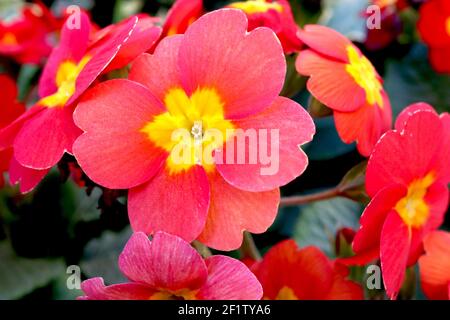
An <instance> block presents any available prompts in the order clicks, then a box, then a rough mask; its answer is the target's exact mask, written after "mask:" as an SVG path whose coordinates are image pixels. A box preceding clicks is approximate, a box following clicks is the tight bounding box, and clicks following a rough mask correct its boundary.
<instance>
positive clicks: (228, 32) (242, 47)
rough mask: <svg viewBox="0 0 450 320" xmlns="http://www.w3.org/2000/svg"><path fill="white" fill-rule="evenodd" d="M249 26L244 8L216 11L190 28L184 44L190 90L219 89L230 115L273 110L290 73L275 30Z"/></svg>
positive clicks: (182, 57) (182, 65) (183, 59)
mask: <svg viewBox="0 0 450 320" xmlns="http://www.w3.org/2000/svg"><path fill="white" fill-rule="evenodd" d="M246 30H247V18H246V16H245V14H244V13H243V12H242V11H241V10H236V9H221V10H216V11H213V12H210V13H207V14H205V15H203V16H202V17H200V18H199V19H198V20H197V21H196V22H194V23H193V24H192V25H191V26H190V27H189V28H188V29H187V31H186V33H185V35H184V38H183V42H182V44H181V47H180V56H179V67H180V74H181V75H182V79H183V84H184V86H185V89H187V92H188V93H192V92H194V91H195V90H196V89H197V88H198V87H212V88H215V89H216V90H217V92H218V93H219V95H220V96H221V98H222V100H223V102H224V112H225V118H228V119H229V118H234V119H236V118H243V117H245V116H248V115H251V114H255V113H257V112H260V111H262V110H263V109H264V108H267V107H268V106H269V105H270V104H271V103H272V102H273V100H274V99H275V98H276V97H277V96H278V94H279V92H280V91H281V88H282V86H283V82H284V77H285V74H286V61H285V58H284V54H283V48H282V47H281V44H280V42H279V40H278V39H277V37H276V35H275V34H274V33H273V31H272V30H270V29H268V28H258V29H255V30H253V31H251V32H250V33H247V31H246ZM218 39H220V41H218Z"/></svg>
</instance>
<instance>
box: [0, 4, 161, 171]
mask: <svg viewBox="0 0 450 320" xmlns="http://www.w3.org/2000/svg"><path fill="white" fill-rule="evenodd" d="M69 19H70V18H69ZM143 24H146V22H144V23H139V22H138V19H137V18H136V17H134V18H131V19H129V20H127V21H126V22H124V23H122V24H120V25H118V26H114V27H111V29H112V30H113V31H114V34H111V29H109V30H107V31H106V32H104V33H102V35H101V36H98V37H96V39H95V40H96V41H95V42H93V43H91V44H90V42H89V37H90V31H91V24H90V21H89V18H88V16H87V15H86V14H85V13H84V12H82V13H81V18H80V26H79V28H73V27H72V26H71V24H70V23H65V24H64V27H63V29H62V32H61V41H60V43H59V45H58V46H57V47H56V48H55V49H54V50H53V52H52V54H51V55H50V57H49V59H48V62H47V64H46V66H45V68H44V70H43V73H42V76H41V79H40V82H39V95H40V96H41V97H42V98H41V99H40V100H39V101H38V102H37V104H36V105H35V106H33V107H32V108H30V109H29V110H27V112H25V113H24V114H23V115H22V116H20V117H19V118H17V119H16V120H15V121H14V122H13V123H11V124H10V125H9V126H7V127H6V128H4V129H2V130H0V148H8V147H13V149H14V157H15V159H16V160H17V161H18V162H19V164H20V165H21V166H24V167H26V168H30V169H35V170H47V169H49V168H51V167H52V166H54V165H55V164H56V163H58V161H59V160H60V159H61V158H62V156H63V154H64V153H65V152H68V153H72V144H73V142H74V141H75V139H76V138H77V137H78V136H79V135H80V134H81V130H80V129H79V128H77V127H76V126H75V124H74V122H73V118H72V113H73V110H74V108H75V102H76V101H77V100H78V98H79V97H80V96H81V95H82V94H83V93H84V91H85V90H86V89H87V88H88V87H89V86H90V85H91V84H92V83H93V82H94V81H95V80H96V79H97V77H98V76H99V75H100V74H101V73H102V72H105V69H106V68H108V66H109V65H110V64H111V63H112V64H114V65H115V66H116V67H118V66H123V65H124V64H125V63H126V62H130V60H129V59H132V58H134V57H135V56H136V55H137V54H139V53H141V52H137V51H139V50H136V49H137V48H140V49H141V50H142V52H143V51H145V50H147V49H148V48H149V47H150V46H151V45H152V44H153V42H154V41H155V40H156V38H157V36H158V35H159V33H158V32H154V31H153V28H150V29H148V28H140V27H142V25H143ZM155 28H156V27H155ZM156 29H157V28H156ZM141 33H144V34H145V35H147V36H150V35H151V36H152V38H149V39H148V40H147V41H142V40H141V39H142V37H143V35H142V34H141ZM127 40H130V43H129V44H128V45H127V46H125V45H124V43H126V41H127ZM136 42H139V44H137V43H136ZM120 50H122V53H120V54H118V53H119V52H120ZM114 58H115V59H114Z"/></svg>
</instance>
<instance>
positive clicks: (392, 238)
mask: <svg viewBox="0 0 450 320" xmlns="http://www.w3.org/2000/svg"><path fill="white" fill-rule="evenodd" d="M448 159H450V115H449V114H447V113H445V114H442V115H441V116H439V115H438V114H437V113H436V112H435V111H434V110H433V108H432V107H431V106H429V105H426V104H424V103H418V104H415V105H412V106H410V107H408V108H407V109H405V110H404V111H403V112H402V113H401V114H400V116H399V117H398V119H397V121H396V124H395V129H394V130H391V131H389V132H387V133H386V134H385V135H383V137H382V138H381V139H380V141H379V142H378V143H377V145H376V146H375V149H374V151H373V153H372V155H371V156H370V159H369V163H368V166H367V174H366V189H367V193H368V194H369V196H370V197H371V198H372V200H371V202H370V203H369V205H368V206H367V208H366V209H365V210H364V213H363V215H362V217H361V221H360V223H361V228H360V230H359V231H358V233H357V234H356V236H355V239H354V241H353V250H354V251H355V253H356V254H357V256H356V257H355V258H350V260H353V262H355V263H358V264H364V263H365V262H367V261H370V260H372V259H374V258H377V257H380V260H381V267H382V271H383V280H384V284H385V288H386V291H387V294H388V296H389V297H390V298H392V299H394V298H395V297H396V296H397V293H398V291H399V289H400V287H401V285H402V282H403V278H404V274H405V269H406V267H407V266H411V265H413V264H415V263H416V261H417V259H418V257H419V256H420V254H421V253H422V251H423V246H422V240H423V238H424V237H425V236H426V235H427V234H428V233H429V232H431V231H433V230H435V229H436V228H438V227H439V226H440V225H441V223H442V222H443V218H444V214H445V211H446V209H447V205H448V196H449V192H448V187H447V185H448V183H449V182H450V167H449V166H448Z"/></svg>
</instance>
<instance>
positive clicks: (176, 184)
mask: <svg viewBox="0 0 450 320" xmlns="http://www.w3.org/2000/svg"><path fill="white" fill-rule="evenodd" d="M229 48H233V50H229ZM285 72H286V62H285V59H284V55H283V50H282V47H281V45H280V43H279V41H278V39H277V38H276V36H275V34H274V33H273V32H272V31H271V30H270V29H268V28H259V29H257V30H254V31H252V32H250V33H248V32H247V19H246V17H245V15H244V14H243V13H242V11H240V10H236V9H221V10H218V11H214V12H211V13H208V14H206V15H204V16H202V17H201V18H200V19H198V20H197V21H196V22H194V23H193V24H192V25H191V26H190V27H189V28H188V29H187V31H186V33H185V34H184V35H176V36H171V37H166V38H164V39H163V40H162V41H161V42H160V44H159V45H158V46H157V47H156V49H155V52H154V54H153V55H149V54H143V55H141V56H140V57H139V58H138V59H136V61H135V62H134V64H133V66H132V69H131V72H130V75H129V79H128V80H112V81H108V82H104V83H101V84H99V85H98V86H96V87H94V88H93V89H92V90H91V91H90V92H89V93H87V94H86V96H85V98H84V99H83V100H82V101H81V102H80V103H79V105H78V107H77V109H76V111H75V113H74V119H75V122H76V124H77V125H78V126H79V127H80V128H81V129H82V130H83V131H84V132H85V133H84V134H83V135H82V136H81V137H79V138H78V139H77V141H76V142H75V144H74V148H73V151H74V154H75V157H76V159H77V161H78V163H79V164H80V166H81V168H82V169H83V170H84V171H85V172H86V174H87V175H88V176H89V178H90V179H92V180H93V181H94V182H96V183H98V184H100V185H103V186H105V187H107V188H111V189H130V190H129V193H128V214H129V217H130V222H131V226H132V227H133V229H134V230H135V231H142V232H145V233H147V234H152V233H154V232H156V231H165V232H169V233H171V234H175V235H178V236H180V237H182V238H183V239H185V240H186V241H192V240H194V239H199V240H200V241H202V242H203V243H205V244H207V245H208V246H211V247H213V248H217V249H222V250H232V249H235V248H237V247H239V246H240V244H241V242H242V232H243V230H249V231H251V232H254V233H261V232H264V231H265V230H266V229H267V228H268V227H269V226H270V225H271V224H272V222H273V220H274V218H275V216H276V213H277V208H278V204H279V197H280V194H279V187H280V186H281V185H284V184H286V183H288V182H289V181H291V180H293V179H294V178H295V177H297V176H298V175H300V174H301V173H302V172H303V171H304V170H305V168H306V166H307V157H306V155H305V154H304V152H303V151H302V150H301V149H300V148H299V145H301V144H304V143H306V142H308V141H310V140H311V139H312V136H313V134H314V131H315V128H314V124H313V121H312V119H311V117H310V116H309V115H308V114H307V112H306V111H305V110H304V109H303V108H302V107H301V106H300V105H298V104H297V103H295V102H294V101H291V100H289V99H287V98H283V97H279V96H278V94H279V92H280V90H281V88H282V86H283V81H284V77H285ZM247 129H250V130H254V131H255V136H254V138H255V139H254V141H255V142H256V140H262V139H268V135H266V136H265V138H264V137H263V133H261V132H262V131H264V130H267V131H271V130H272V129H273V130H275V131H277V130H278V132H279V144H277V143H276V142H275V141H273V142H274V144H273V146H274V147H277V146H279V159H278V160H279V161H278V162H279V163H280V166H279V170H278V171H277V172H276V173H274V174H272V175H270V174H268V175H262V174H261V169H262V168H263V167H265V165H264V164H263V163H262V162H261V161H260V160H257V161H255V162H254V163H250V161H244V163H240V162H239V161H228V160H226V161H223V156H224V155H225V154H226V153H227V152H226V151H225V149H226V145H227V144H228V148H230V149H231V148H234V146H235V145H234V143H235V140H236V139H238V138H237V137H235V135H234V134H235V133H236V135H237V134H238V133H239V132H242V131H246V130H247ZM260 129H261V130H260ZM180 130H183V132H186V133H187V135H188V136H187V139H186V141H185V142H186V144H190V145H191V147H192V149H191V148H189V149H188V150H187V151H184V150H183V151H182V152H181V151H180V149H179V148H178V147H179V146H180V145H182V146H183V145H184V144H178V142H179V140H180V139H173V134H174V132H180ZM211 131H215V132H219V133H220V134H221V136H220V137H219V139H217V140H215V139H214V140H211V136H210V135H209V133H210V132H211ZM267 131H266V133H267ZM195 132H197V135H195ZM228 133H231V134H228ZM222 134H223V135H222ZM199 136H200V138H199V139H196V137H197V138H198V137H199ZM235 138H236V139H235ZM269 139H270V138H269ZM267 142H269V141H267ZM198 145H200V146H201V147H202V148H203V149H202V150H204V152H203V155H204V154H206V157H203V156H198V154H197V153H196V151H195V146H198ZM259 146H260V147H259V148H258V146H256V145H254V146H251V148H253V149H252V150H249V147H248V146H245V147H246V151H247V152H250V151H256V150H261V148H262V146H263V145H262V144H259ZM266 147H267V145H266ZM208 150H209V151H208ZM266 150H267V149H266ZM191 151H192V152H191ZM208 152H209V153H208ZM180 153H181V154H190V155H189V156H188V157H187V159H185V160H186V161H185V162H183V163H179V162H178V161H176V159H177V158H178V156H179V155H180ZM233 156H234V155H233ZM245 156H247V155H245ZM206 158H209V159H206ZM246 159H248V157H246ZM105 160H106V161H105ZM208 160H209V161H208ZM232 160H234V159H232ZM230 162H232V163H230Z"/></svg>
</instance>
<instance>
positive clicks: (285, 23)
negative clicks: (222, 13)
mask: <svg viewBox="0 0 450 320" xmlns="http://www.w3.org/2000/svg"><path fill="white" fill-rule="evenodd" d="M228 7H229V8H236V9H240V10H242V11H244V12H245V14H246V15H247V18H248V30H249V31H250V30H253V29H255V28H258V27H268V28H270V29H272V30H273V31H274V32H275V33H276V35H277V37H278V39H280V41H281V44H282V45H283V49H284V52H285V53H293V52H297V51H299V50H300V49H301V46H302V42H301V41H300V39H299V38H298V36H297V31H298V29H299V28H298V26H297V24H296V22H295V20H294V16H293V14H292V9H291V5H290V4H289V1H287V0H246V1H237V2H232V3H231V4H229V5H228Z"/></svg>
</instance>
